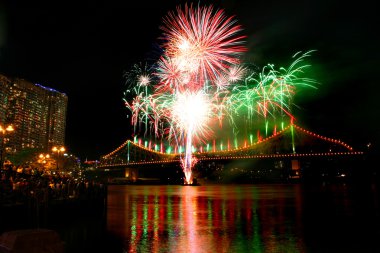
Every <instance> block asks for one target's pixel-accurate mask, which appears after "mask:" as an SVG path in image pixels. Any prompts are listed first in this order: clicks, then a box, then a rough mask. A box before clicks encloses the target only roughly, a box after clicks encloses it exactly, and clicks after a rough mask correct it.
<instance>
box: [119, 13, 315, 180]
mask: <svg viewBox="0 0 380 253" xmlns="http://www.w3.org/2000/svg"><path fill="white" fill-rule="evenodd" d="M160 28H161V30H162V32H163V33H162V43H161V47H162V51H163V54H162V56H161V57H160V59H159V60H158V62H156V63H155V64H153V66H148V65H147V64H135V65H134V66H133V68H132V69H131V70H130V71H128V72H127V73H126V80H127V83H128V85H129V86H128V89H127V90H126V91H125V93H124V101H125V105H126V107H127V108H128V109H130V111H131V113H132V120H131V121H132V124H133V125H134V130H135V134H138V133H143V134H144V135H154V136H155V138H156V139H165V140H167V141H168V142H169V143H171V144H173V145H174V146H175V147H176V150H177V151H178V152H179V153H181V165H182V169H183V172H184V175H185V183H186V184H191V183H192V180H193V178H192V168H193V166H194V164H195V163H196V159H195V157H194V156H193V145H194V144H195V143H199V142H206V141H207V140H210V139H211V138H212V137H213V135H214V134H215V129H216V128H229V129H233V132H234V133H235V134H236V135H237V134H238V133H239V130H241V129H242V128H245V129H247V128H253V126H254V125H255V124H258V122H259V121H260V122H263V121H264V124H265V127H266V131H268V122H269V121H270V120H272V121H273V122H278V123H279V124H281V125H282V128H283V127H284V122H290V123H292V122H293V120H294V116H293V114H292V112H291V107H292V98H293V96H294V95H295V93H296V90H297V88H298V87H300V86H307V87H314V86H313V84H315V83H316V82H315V81H314V80H313V79H310V78H306V77H302V76H303V75H304V72H305V70H306V69H307V68H308V67H309V65H307V64H303V62H304V60H305V58H306V57H308V56H310V53H311V52H312V51H309V52H306V53H297V54H295V55H294V56H293V58H294V60H293V62H292V63H291V64H290V66H289V67H288V68H279V69H276V68H275V67H274V65H273V64H267V65H266V66H264V68H262V70H261V71H254V70H252V69H250V68H249V67H247V66H246V64H244V63H242V62H241V57H242V54H243V53H244V52H246V51H247V48H246V47H245V46H244V39H245V38H246V36H244V35H241V32H242V30H243V29H242V27H241V26H240V25H239V24H237V21H236V20H235V19H234V17H227V16H226V15H225V13H224V11H223V10H221V9H214V7H213V6H206V7H201V6H197V7H193V6H192V5H190V6H188V5H185V6H184V8H181V7H177V9H176V11H175V12H169V13H168V14H167V16H166V17H165V18H164V19H163V25H162V26H161V27H160ZM237 118H238V119H239V120H236V119H237ZM242 118H243V119H244V120H241V119H242ZM258 119H261V120H258ZM242 122H243V123H242ZM242 124H244V127H243V126H242ZM260 124H262V123H260ZM276 128H277V125H274V132H275V131H276ZM258 135H259V133H258ZM182 147H183V148H184V152H182Z"/></svg>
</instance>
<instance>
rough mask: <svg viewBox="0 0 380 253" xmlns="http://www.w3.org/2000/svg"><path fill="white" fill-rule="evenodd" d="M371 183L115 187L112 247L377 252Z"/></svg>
mask: <svg viewBox="0 0 380 253" xmlns="http://www.w3.org/2000/svg"><path fill="white" fill-rule="evenodd" d="M379 199H380V198H379V188H378V186H377V185H376V184H344V183H335V184H312V185H307V184H257V185H205V186H176V185H139V186H133V185H115V186H109V189H108V208H107V215H106V217H107V218H106V219H107V223H106V230H107V236H108V238H113V239H112V240H107V243H111V244H112V245H109V249H110V251H109V252H111V250H112V251H115V252H197V253H200V252H380V244H379V239H380V226H379V225H380V205H379Z"/></svg>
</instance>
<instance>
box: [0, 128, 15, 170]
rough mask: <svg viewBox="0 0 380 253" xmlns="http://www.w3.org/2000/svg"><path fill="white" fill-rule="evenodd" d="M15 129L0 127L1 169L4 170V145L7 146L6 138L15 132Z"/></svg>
mask: <svg viewBox="0 0 380 253" xmlns="http://www.w3.org/2000/svg"><path fill="white" fill-rule="evenodd" d="M14 130H15V129H14V128H13V126H12V125H8V126H6V127H5V126H2V125H0V135H1V147H0V152H1V153H0V169H3V165H4V145H5V137H6V136H7V135H8V134H9V133H11V132H13V131H14Z"/></svg>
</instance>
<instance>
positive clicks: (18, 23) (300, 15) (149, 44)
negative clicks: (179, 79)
mask: <svg viewBox="0 0 380 253" xmlns="http://www.w3.org/2000/svg"><path fill="white" fill-rule="evenodd" d="M187 2H188V3H190V2H189V1H187ZM287 2H288V1H268V0H266V1H233V0H227V1H212V3H213V5H214V6H215V7H216V8H222V9H224V10H225V13H226V14H227V16H231V15H235V16H236V19H237V20H238V23H239V24H241V25H242V26H243V28H244V31H243V32H242V34H244V35H246V36H247V39H246V46H247V47H248V52H247V53H246V54H245V55H244V61H245V62H249V63H253V64H255V65H257V66H260V67H262V66H264V65H265V64H267V63H273V64H275V65H276V66H288V65H289V63H290V62H291V61H292V60H291V56H292V55H293V54H294V53H296V52H298V51H308V50H311V49H315V50H317V51H316V52H315V53H313V54H312V57H310V58H309V63H310V64H312V71H311V72H312V73H310V75H311V77H313V78H315V79H316V80H317V81H318V82H319V83H320V84H318V90H311V89H309V90H304V91H302V92H300V93H299V94H297V96H296V98H295V101H296V104H297V105H298V106H299V108H295V110H294V111H293V112H294V114H295V115H296V117H297V123H298V124H299V125H300V126H302V127H304V128H307V129H309V130H311V131H314V132H317V133H319V134H322V135H325V136H327V137H331V138H337V139H341V140H343V141H345V142H346V143H348V144H349V145H352V146H353V147H354V148H357V149H359V150H363V149H364V147H365V145H366V144H367V143H369V142H371V143H372V146H373V147H377V146H379V141H380V138H379V136H380V131H379V123H380V119H379V118H380V117H379V116H380V113H379V112H378V108H379V105H378V104H377V101H379V92H380V88H379V86H380V84H379V81H378V80H379V79H378V72H379V67H378V63H379V60H380V57H379V50H378V46H379V45H380V41H379V35H378V33H379V31H378V26H377V25H376V24H377V20H376V19H377V18H376V17H377V16H378V13H377V8H376V6H375V3H372V2H370V1H367V0H365V1H356V2H354V3H347V1H345V2H343V3H344V4H342V3H338V2H342V1H320V0H313V1H291V2H292V3H287ZM184 3H186V1H174V0H170V1H168V0H165V1H164V0H162V1H152V2H147V1H133V3H132V1H131V0H125V1H121V2H120V0H118V1H73V2H70V1H50V2H47V3H44V4H39V3H38V2H37V1H17V0H10V1H6V2H0V73H2V74H4V75H6V76H9V77H20V78H24V79H27V80H29V81H31V82H34V83H40V84H42V85H44V86H47V87H51V88H54V89H56V90H58V91H61V92H63V93H66V94H67V95H68V98H69V100H68V112H67V128H66V145H67V147H68V149H69V151H70V152H72V153H73V154H75V155H77V156H79V157H80V158H81V159H82V160H84V159H86V158H87V159H90V160H92V159H99V158H100V156H101V155H105V154H107V153H109V152H111V151H112V150H114V149H115V148H116V147H118V146H119V145H120V144H121V143H123V142H124V141H125V140H126V139H127V138H130V137H131V125H130V118H127V115H128V110H127V109H126V108H125V107H124V105H123V100H122V97H123V91H124V89H125V80H124V78H123V73H124V71H128V70H129V69H130V68H131V66H132V65H133V64H135V63H139V62H145V61H149V60H154V59H157V57H158V56H159V53H160V50H159V40H158V37H159V36H160V35H161V30H160V29H159V26H160V25H161V24H162V18H163V17H164V16H165V15H166V14H167V12H168V11H173V10H175V8H176V7H177V6H178V5H181V6H183V5H184ZM195 3H198V2H195ZM199 3H200V4H208V3H210V1H200V2H199Z"/></svg>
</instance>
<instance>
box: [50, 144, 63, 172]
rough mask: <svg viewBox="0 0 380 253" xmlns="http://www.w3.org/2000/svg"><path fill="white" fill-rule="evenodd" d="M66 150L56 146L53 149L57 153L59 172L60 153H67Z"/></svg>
mask: <svg viewBox="0 0 380 253" xmlns="http://www.w3.org/2000/svg"><path fill="white" fill-rule="evenodd" d="M65 150H66V149H65V147H64V146H60V147H56V146H54V147H53V149H52V151H53V152H57V170H58V160H59V153H61V152H65Z"/></svg>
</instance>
